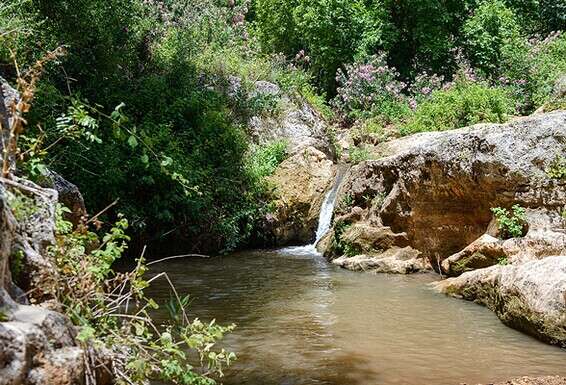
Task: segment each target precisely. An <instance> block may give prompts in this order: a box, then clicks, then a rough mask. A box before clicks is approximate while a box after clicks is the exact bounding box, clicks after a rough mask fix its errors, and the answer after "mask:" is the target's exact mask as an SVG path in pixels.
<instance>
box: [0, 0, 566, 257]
mask: <svg viewBox="0 0 566 385" xmlns="http://www.w3.org/2000/svg"><path fill="white" fill-rule="evenodd" d="M565 25H566V5H564V4H563V3H562V2H556V1H550V0H528V1H524V0H484V1H480V0H466V1H459V0H458V1H456V0H449V1H438V0H419V1H408V0H402V1H398V0H396V1H393V0H366V1H359V0H355V1H351V0H348V1H347V0H309V1H305V0H291V1H284V2H282V1H279V0H253V1H249V0H227V1H225V0H162V1H159V0H144V1H142V0H62V1H57V2H53V1H46V0H9V1H7V2H3V3H2V5H0V28H1V29H0V34H1V35H0V36H1V39H2V40H1V41H0V71H1V74H2V76H3V77H5V78H7V79H8V80H11V81H13V79H14V78H15V76H16V67H15V66H14V63H13V58H12V56H14V57H15V59H16V60H17V62H18V63H19V65H20V66H21V67H25V66H26V65H29V64H30V63H32V62H33V61H34V60H36V59H38V58H40V57H42V56H43V55H44V54H45V53H46V52H48V51H50V50H53V49H55V48H57V47H59V46H64V47H65V49H66V55H65V56H63V57H60V58H59V59H58V60H59V61H58V62H56V63H52V64H51V65H50V66H49V67H48V69H47V73H46V74H45V76H44V77H43V79H42V81H41V83H40V85H39V89H38V91H37V95H36V99H35V102H34V106H33V109H32V111H31V113H30V114H29V116H28V117H27V120H28V131H27V136H26V138H23V139H24V140H25V146H24V151H23V153H24V154H25V156H24V157H23V160H24V166H25V167H26V168H27V170H28V171H29V173H30V174H32V175H37V174H39V173H41V172H42V169H43V168H44V167H45V166H47V167H49V168H52V169H55V170H56V171H58V172H60V173H62V174H63V175H64V176H65V177H67V178H69V179H70V180H72V181H73V182H75V183H76V184H78V185H79V187H80V189H81V191H82V192H83V194H84V195H85V198H86V201H87V204H88V206H89V209H90V210H91V211H93V212H96V211H98V210H100V209H102V208H104V207H106V206H107V205H108V204H109V203H111V202H113V201H114V200H115V199H116V198H120V201H119V203H118V205H116V206H115V207H114V208H113V210H110V211H108V216H110V217H112V213H113V212H114V213H117V212H122V213H124V214H125V215H126V216H127V217H128V218H129V219H130V223H131V227H130V231H131V232H132V233H133V234H134V235H135V238H134V239H135V240H136V242H138V243H139V244H140V245H141V244H145V243H150V244H159V243H162V244H165V243H166V242H169V241H170V240H171V239H181V240H184V241H190V242H184V243H183V245H182V248H183V249H184V250H187V249H189V248H192V249H194V250H208V251H210V250H230V249H233V248H235V247H238V246H241V245H245V244H246V243H249V242H251V241H255V242H261V237H260V236H259V235H258V234H257V233H256V232H255V224H256V223H257V221H258V219H260V218H262V216H263V215H264V214H265V213H266V212H267V211H268V210H269V209H270V204H269V200H270V198H269V194H268V192H269V186H267V185H266V183H265V180H264V177H265V176H266V175H268V174H269V173H270V172H272V170H273V169H274V166H275V165H276V164H277V163H278V162H280V161H281V160H282V159H283V158H284V152H285V151H284V148H283V149H282V147H281V144H280V143H274V144H272V145H270V146H268V147H266V148H261V147H258V146H255V145H251V144H250V139H249V138H248V133H247V130H246V128H247V127H246V123H247V120H248V118H249V117H250V116H251V115H257V114H262V113H275V112H274V109H276V108H274V105H273V103H272V101H270V100H263V99H261V98H259V99H258V98H254V97H251V96H250V95H251V94H252V90H253V87H254V82H255V81H257V80H267V81H271V82H275V83H277V84H279V85H280V87H282V89H283V90H284V92H286V93H288V94H293V95H302V96H303V97H305V98H306V99H307V100H309V101H310V102H311V103H312V104H314V105H315V107H317V108H318V109H319V110H321V112H324V114H325V116H327V117H332V119H334V120H335V122H336V123H338V124H339V125H341V126H342V127H350V126H353V127H354V128H353V129H352V132H353V133H356V132H358V133H360V132H361V133H370V134H379V135H380V136H381V137H383V138H387V137H391V136H398V135H406V134H410V133H414V132H420V131H428V130H445V129H450V128H455V127H459V126H463V125H467V124H473V123H478V122H485V121H490V122H502V121H504V120H506V119H508V117H509V116H511V115H517V114H528V113H531V112H533V111H534V110H536V109H537V108H539V107H541V106H543V105H545V104H546V105H547V106H551V107H552V108H563V107H564V101H563V100H554V99H552V90H553V87H554V84H555V83H556V81H557V79H559V78H560V76H561V75H562V74H564V73H565V72H566V36H564V35H563V34H561V30H563V29H564V26H565ZM234 77H235V78H236V79H238V84H239V87H240V88H239V90H238V92H236V93H235V94H234V93H231V92H229V90H230V87H231V86H232V85H233V79H234ZM317 94H318V95H325V97H326V99H325V100H324V99H322V98H320V97H318V96H317ZM329 107H331V108H332V110H333V112H334V113H332V112H331V111H330V108H329ZM54 143H56V145H52V144H54ZM352 151H353V152H352V160H353V161H360V160H363V159H366V158H367V157H369V156H370V155H369V153H368V151H367V150H366V149H365V147H363V146H361V147H360V148H356V149H354V150H352ZM265 163H267V165H265ZM107 219H112V218H107ZM169 243H170V242H169Z"/></svg>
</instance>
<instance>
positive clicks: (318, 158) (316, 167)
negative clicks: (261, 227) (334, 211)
mask: <svg viewBox="0 0 566 385" xmlns="http://www.w3.org/2000/svg"><path fill="white" fill-rule="evenodd" d="M335 173H336V166H335V165H334V164H333V162H332V161H331V160H330V159H328V157H327V156H326V155H325V154H324V153H323V152H321V151H319V150H317V149H316V148H314V147H307V148H305V149H303V150H302V151H300V152H298V153H296V154H295V155H293V156H291V157H290V158H288V159H287V160H285V161H284V162H283V163H281V165H279V167H278V168H277V170H276V171H275V174H274V175H273V176H271V177H270V178H269V181H270V183H272V184H273V186H274V195H275V199H276V200H275V206H276V208H275V211H274V213H273V214H270V215H269V216H268V218H267V229H266V230H267V231H268V232H270V233H271V234H272V236H273V241H274V243H275V244H276V245H280V246H283V245H290V244H297V245H301V244H307V243H309V242H310V241H312V240H313V238H314V236H315V232H316V228H317V224H318V215H319V213H320V208H321V206H322V203H323V200H324V196H325V192H326V191H327V190H328V189H329V188H330V187H331V186H332V182H333V181H334V175H335Z"/></svg>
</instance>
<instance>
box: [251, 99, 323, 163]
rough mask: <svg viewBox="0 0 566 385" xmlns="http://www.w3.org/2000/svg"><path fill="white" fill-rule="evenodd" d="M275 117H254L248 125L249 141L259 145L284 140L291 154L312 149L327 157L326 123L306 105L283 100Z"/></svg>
mask: <svg viewBox="0 0 566 385" xmlns="http://www.w3.org/2000/svg"><path fill="white" fill-rule="evenodd" d="M284 105H285V107H284V108H283V111H282V112H281V113H280V115H278V116H253V117H251V118H250V120H249V122H248V129H249V132H250V135H251V137H252V139H253V140H254V141H255V142H256V143H259V144H265V143H269V142H271V141H274V140H281V139H283V140H286V141H287V142H288V143H289V151H290V153H291V154H297V153H299V152H301V151H302V150H304V149H305V148H308V147H314V148H316V149H317V150H319V151H322V152H324V153H325V154H327V155H328V156H331V155H332V152H333V150H332V148H331V145H330V141H329V138H328V123H326V122H325V120H324V119H323V118H322V117H321V116H320V115H319V114H318V113H317V112H316V111H315V110H314V109H313V108H312V107H311V106H310V105H309V104H308V103H307V102H305V101H301V100H298V101H291V99H289V98H286V99H285V101H284Z"/></svg>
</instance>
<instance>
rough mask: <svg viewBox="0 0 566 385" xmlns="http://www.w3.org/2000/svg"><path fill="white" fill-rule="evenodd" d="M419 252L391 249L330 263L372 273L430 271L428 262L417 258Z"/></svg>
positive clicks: (407, 249)
mask: <svg viewBox="0 0 566 385" xmlns="http://www.w3.org/2000/svg"><path fill="white" fill-rule="evenodd" d="M419 254H420V253H419V252H418V251H417V250H415V249H413V248H412V247H410V246H407V247H404V248H399V247H393V248H389V249H387V250H385V251H384V252H382V253H378V254H373V255H365V254H362V255H356V256H353V257H347V256H342V257H338V258H335V259H333V260H332V263H333V264H335V265H337V266H340V267H343V268H346V269H348V270H353V271H365V272H373V273H395V274H409V273H416V272H420V271H425V270H428V269H430V266H429V265H428V261H426V260H424V259H423V258H420V257H419Z"/></svg>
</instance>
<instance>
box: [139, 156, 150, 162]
mask: <svg viewBox="0 0 566 385" xmlns="http://www.w3.org/2000/svg"><path fill="white" fill-rule="evenodd" d="M140 160H141V161H142V163H143V164H148V163H149V156H147V154H143V155H142V156H141V158H140Z"/></svg>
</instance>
